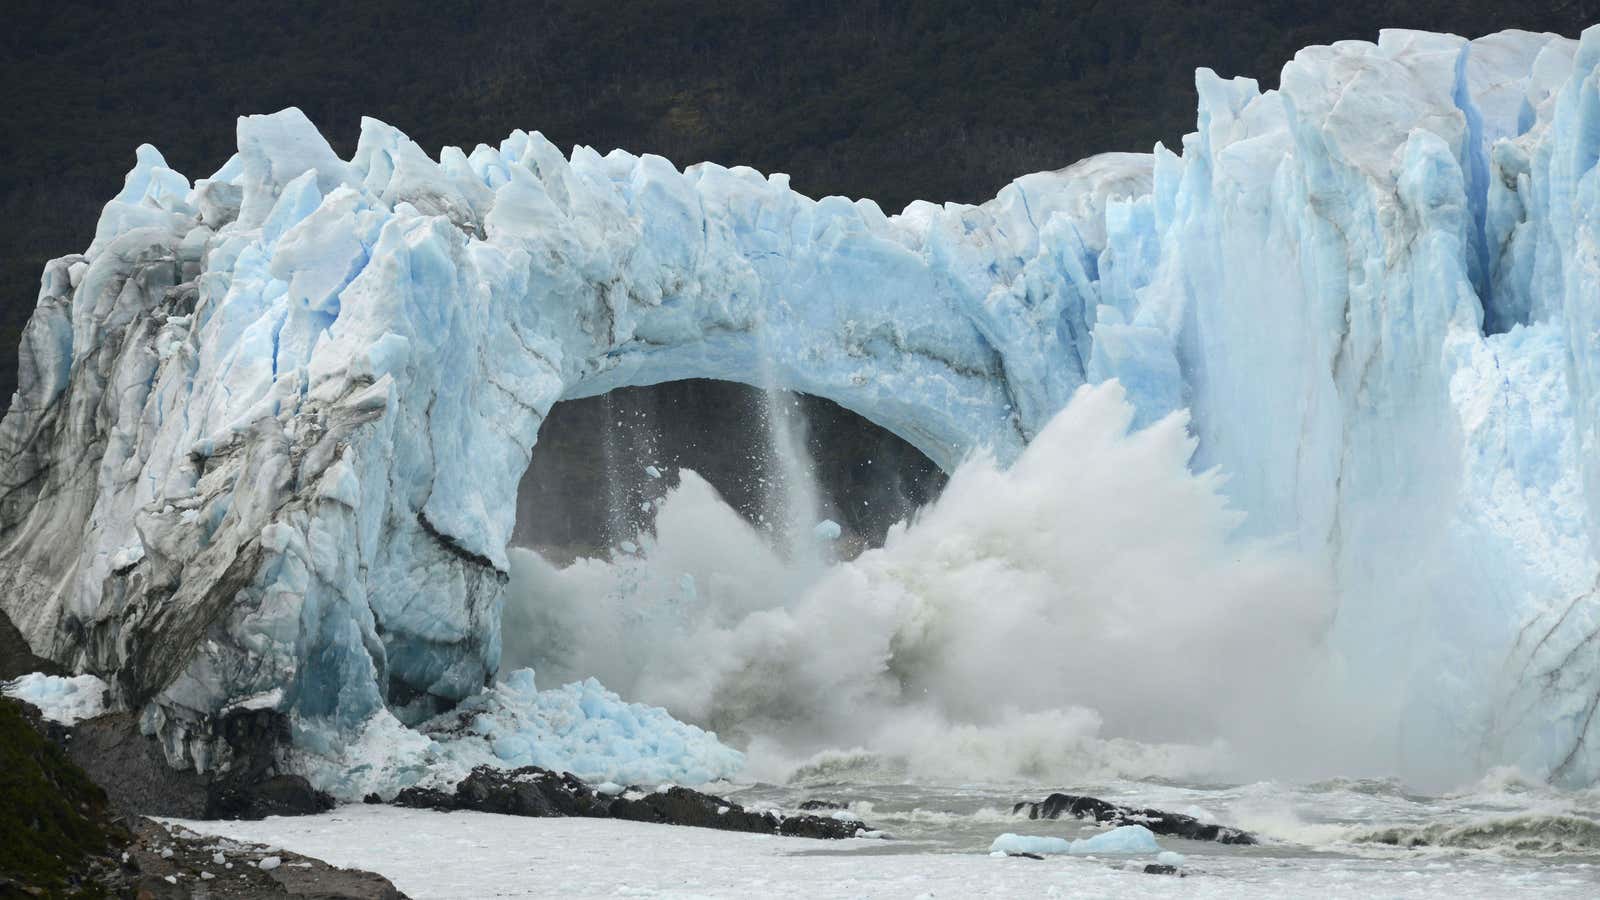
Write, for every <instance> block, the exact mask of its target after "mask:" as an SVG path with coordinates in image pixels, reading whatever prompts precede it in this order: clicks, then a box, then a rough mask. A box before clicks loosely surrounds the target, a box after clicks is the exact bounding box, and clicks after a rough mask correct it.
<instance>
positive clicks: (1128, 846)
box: [989, 825, 1183, 865]
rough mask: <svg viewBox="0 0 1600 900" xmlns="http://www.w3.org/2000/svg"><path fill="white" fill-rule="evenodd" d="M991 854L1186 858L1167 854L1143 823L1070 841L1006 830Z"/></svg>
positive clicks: (1180, 862) (991, 847)
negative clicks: (1143, 855) (1151, 855)
mask: <svg viewBox="0 0 1600 900" xmlns="http://www.w3.org/2000/svg"><path fill="white" fill-rule="evenodd" d="M989 852H990V853H1037V854H1039V855H1041V856H1051V855H1056V854H1063V853H1070V854H1073V855H1074V856H1089V855H1092V854H1106V855H1116V856H1121V855H1137V854H1144V853H1159V854H1161V856H1163V857H1166V856H1176V857H1177V858H1178V862H1176V863H1172V862H1168V861H1166V860H1161V862H1162V864H1163V865H1182V863H1183V857H1182V856H1179V855H1178V854H1176V853H1172V854H1168V853H1165V852H1163V851H1162V850H1161V845H1160V844H1158V843H1156V836H1155V834H1154V833H1152V832H1151V831H1150V829H1148V828H1146V827H1144V826H1143V825H1121V826H1118V827H1116V828H1112V829H1110V830H1108V831H1104V832H1101V833H1100V834H1097V835H1094V836H1092V837H1086V838H1078V839H1077V840H1072V841H1069V840H1067V839H1065V838H1058V837H1039V836H1036V835H1028V834H1011V833H1010V832H1007V833H1006V834H1002V835H1000V836H999V837H997V838H995V839H994V843H992V844H990V845H989Z"/></svg>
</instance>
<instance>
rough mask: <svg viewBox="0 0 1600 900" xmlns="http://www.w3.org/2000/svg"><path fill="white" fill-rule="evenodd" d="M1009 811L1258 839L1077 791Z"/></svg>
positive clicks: (1198, 837) (1193, 836) (1194, 835)
mask: <svg viewBox="0 0 1600 900" xmlns="http://www.w3.org/2000/svg"><path fill="white" fill-rule="evenodd" d="M1011 812H1012V813H1013V814H1014V815H1021V814H1023V813H1027V814H1028V818H1030V819H1059V818H1061V817H1063V816H1069V817H1071V818H1074V819H1092V820H1094V821H1095V822H1098V823H1100V824H1101V825H1106V826H1109V827H1112V828H1117V827H1120V826H1123V825H1143V826H1144V827H1146V828H1148V829H1150V830H1151V831H1152V832H1154V833H1155V834H1159V835H1165V836H1168V837H1177V838H1184V839H1186V840H1191V841H1213V842H1215V843H1218V844H1257V843H1260V841H1259V840H1258V839H1257V838H1256V836H1255V835H1253V834H1251V833H1250V832H1248V831H1243V830H1240V829H1238V828H1230V827H1229V826H1227V825H1216V824H1213V823H1209V822H1202V821H1200V820H1199V819H1196V818H1195V817H1194V816H1186V815H1183V814H1182V813H1170V812H1165V811H1163V810H1159V809H1139V808H1136V807H1132V806H1118V805H1117V804H1115V803H1110V802H1107V801H1105V800H1101V799H1099V798H1098V797H1084V796H1079V795H1076V794H1061V793H1056V794H1051V795H1050V796H1048V797H1046V798H1044V799H1043V800H1040V801H1037V802H1032V801H1023V802H1021V803H1018V804H1016V805H1015V806H1013V807H1012V808H1011Z"/></svg>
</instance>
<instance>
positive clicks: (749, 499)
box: [501, 379, 947, 725]
mask: <svg viewBox="0 0 1600 900" xmlns="http://www.w3.org/2000/svg"><path fill="white" fill-rule="evenodd" d="M946 481H947V476H946V474H945V473H944V472H943V471H942V470H941V469H940V468H939V467H938V465H936V464H935V463H934V462H933V461H932V460H931V459H929V458H928V457H927V456H926V455H924V454H923V453H922V451H920V450H918V449H916V448H915V447H914V446H912V445H911V444H910V443H909V442H907V441H906V440H904V439H903V438H901V437H899V436H897V435H896V434H894V433H893V432H891V431H889V430H888V429H886V428H884V427H882V426H880V425H878V424H876V423H874V422H872V421H870V420H868V419H866V418H864V417H862V416H860V415H858V414H856V413H854V412H851V411H850V410H848V409H846V408H844V407H843V406H840V405H839V404H836V403H834V402H833V401H831V400H827V399H824V398H821V397H817V396H814V395H810V394H803V393H791V392H788V391H782V390H777V389H774V388H759V387H752V386H750V385H747V384H743V383H736V382H731V381H720V380H709V379H689V380H681V381H670V382H664V383H659V384H655V385H650V386H631V387H622V388H617V389H613V390H611V391H609V392H606V393H604V394H600V395H597V396H592V397H583V398H579V399H568V400H564V401H561V402H559V403H557V404H555V406H554V407H552V409H551V411H550V414H549V415H548V417H547V418H546V419H545V421H544V422H543V424H542V425H541V427H540V433H539V442H538V446H537V447H536V449H535V451H534V453H533V459H532V462H531V464H530V466H529V469H528V471H527V472H526V473H525V474H524V476H523V478H522V480H521V483H520V485H519V488H518V494H517V518H516V525H515V529H514V531H513V534H512V539H511V542H510V546H509V547H508V553H507V557H508V561H509V564H510V572H509V583H508V585H507V587H506V592H505V600H504V605H503V612H502V617H501V639H502V658H501V671H502V672H507V671H513V670H517V669H523V668H531V669H533V670H534V671H535V672H536V673H538V677H539V679H540V683H541V684H543V685H549V686H554V685H558V684H568V683H572V682H577V681H582V680H584V679H588V678H597V679H599V681H600V682H601V683H602V684H604V685H606V686H607V687H609V688H611V689H613V690H617V691H618V692H619V693H620V694H621V695H622V697H623V698H624V699H626V700H630V701H639V700H644V701H646V702H650V703H652V704H659V705H662V706H664V707H666V708H667V710H668V711H669V712H670V713H672V714H673V715H675V716H679V717H681V718H684V719H685V720H687V721H694V722H695V723H696V724H701V725H708V724H714V723H713V722H712V721H711V720H710V719H708V718H707V717H706V716H703V715H699V714H698V713H701V712H704V710H698V709H697V707H698V705H699V703H698V702H697V701H702V700H704V699H705V698H704V697H703V696H700V695H699V694H698V692H696V691H689V693H690V694H693V695H694V696H695V700H690V699H688V698H678V699H679V700H680V701H681V702H673V698H670V697H658V696H654V695H653V694H651V692H652V690H653V688H652V679H651V678H650V677H649V676H648V675H647V673H646V672H645V671H644V670H645V669H647V668H648V667H649V666H650V662H649V660H650V659H651V658H654V657H660V656H662V655H663V654H664V655H665V656H668V657H673V658H681V659H688V658H692V657H694V656H695V655H696V654H695V653H694V652H693V651H692V650H691V649H690V647H689V646H685V642H687V644H689V645H692V644H694V643H695V642H696V641H698V640H705V639H711V638H710V637H709V636H711V635H717V634H722V633H723V632H722V629H724V628H726V627H728V626H729V625H730V623H732V622H735V621H739V620H742V619H744V618H745V617H747V616H750V615H752V614H757V613H758V611H759V610H762V609H778V608H783V607H784V606H786V605H788V604H789V603H792V602H795V601H796V600H797V599H798V598H800V597H801V596H803V595H804V593H805V592H806V590H807V589H809V588H810V587H811V586H812V585H813V584H815V583H816V582H817V581H818V580H819V579H822V578H824V577H825V576H826V575H827V574H828V573H829V572H830V571H832V569H833V567H834V566H835V565H836V564H839V563H842V562H844V561H847V560H852V559H855V558H856V557H857V556H859V555H860V554H861V553H862V552H864V551H866V550H868V549H869V548H873V547H881V546H883V544H884V542H885V538H886V536H887V535H888V534H889V532H890V530H891V528H892V527H893V526H894V525H895V524H896V523H897V522H901V521H905V520H908V519H910V518H911V517H912V516H913V514H914V513H916V511H917V510H919V509H921V508H923V507H924V506H925V505H927V504H929V503H931V502H932V501H933V500H934V499H936V497H937V496H938V494H939V493H940V491H941V490H942V489H943V487H944V485H945V484H946ZM696 635H698V636H700V637H698V638H697V637H694V636H696ZM669 648H670V649H669ZM702 652H703V648H702ZM658 662H659V660H658ZM646 694H651V696H644V695H646Z"/></svg>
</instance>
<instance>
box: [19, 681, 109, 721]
mask: <svg viewBox="0 0 1600 900" xmlns="http://www.w3.org/2000/svg"><path fill="white" fill-rule="evenodd" d="M106 687H107V686H106V683H105V682H104V681H101V680H100V679H98V678H96V677H94V676H93V675H76V676H73V677H71V678H67V677H63V676H60V675H46V674H44V673H42V672H31V673H29V674H27V675H24V676H22V677H21V678H17V679H15V680H12V681H7V682H5V683H4V684H0V693H4V694H5V695H6V696H7V697H15V698H17V699H18V700H22V701H24V702H27V703H31V704H33V705H34V706H37V707H38V708H39V712H40V713H42V714H43V715H44V717H45V718H46V719H49V720H50V721H52V722H60V723H61V724H62V725H71V724H73V723H74V722H77V721H78V720H79V719H92V718H94V717H95V716H98V715H100V714H101V713H102V712H105V708H106Z"/></svg>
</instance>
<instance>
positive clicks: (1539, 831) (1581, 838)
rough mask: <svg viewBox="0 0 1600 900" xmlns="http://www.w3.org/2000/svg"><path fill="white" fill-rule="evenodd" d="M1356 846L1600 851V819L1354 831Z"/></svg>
mask: <svg viewBox="0 0 1600 900" xmlns="http://www.w3.org/2000/svg"><path fill="white" fill-rule="evenodd" d="M1346 839H1347V840H1348V841H1350V842H1351V843H1356V844H1383V845H1387V846H1393V847H1405V848H1419V849H1420V848H1428V847H1433V848H1440V849H1451V850H1493V851H1500V852H1504V853H1516V854H1532V855H1540V856H1547V855H1568V854H1572V855H1583V856H1589V855H1594V854H1600V821H1596V820H1595V819H1591V818H1589V817H1587V816H1581V815H1574V814H1541V813H1528V814H1523V815H1514V816H1497V817H1493V818H1484V819H1478V820H1474V821H1470V822H1462V823H1445V822H1432V823H1427V824H1420V825H1391V826H1387V827H1383V828H1372V829H1365V830H1356V831H1352V832H1351V833H1350V834H1349V835H1348V836H1347V838H1346Z"/></svg>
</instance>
